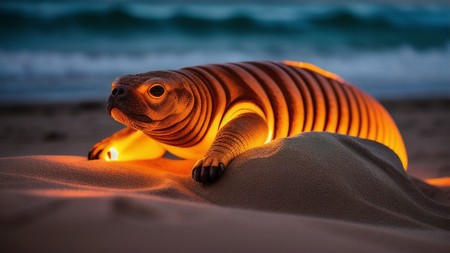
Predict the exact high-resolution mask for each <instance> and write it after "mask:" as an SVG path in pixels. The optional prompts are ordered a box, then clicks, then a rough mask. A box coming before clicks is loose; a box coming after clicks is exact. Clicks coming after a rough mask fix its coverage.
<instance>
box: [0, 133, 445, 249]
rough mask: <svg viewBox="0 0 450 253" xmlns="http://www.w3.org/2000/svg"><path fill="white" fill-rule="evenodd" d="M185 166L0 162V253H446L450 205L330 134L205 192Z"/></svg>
mask: <svg viewBox="0 0 450 253" xmlns="http://www.w3.org/2000/svg"><path fill="white" fill-rule="evenodd" d="M192 164H193V161H172V160H167V159H158V160H155V161H136V162H105V161H87V160H86V159H85V158H84V157H76V156H28V157H11V158H2V159H0V176H1V182H2V184H1V185H0V187H1V190H0V196H1V197H0V202H1V206H2V208H1V210H0V218H1V219H0V221H1V223H2V226H1V238H2V243H1V245H2V246H0V250H1V249H2V248H5V249H8V250H11V251H15V252H30V251H34V252H35V251H38V252H40V251H42V252H62V251H64V252H81V251H87V250H88V249H89V250H90V251H97V252H98V251H113V250H114V251H125V250H126V251H130V250H131V251H130V252H144V251H145V252H148V251H155V252H180V251H181V252H188V251H195V252H217V251H227V252H230V251H237V252H248V251H256V250H257V251H260V252H278V251H280V250H282V251H286V252H299V251H317V252H329V251H335V250H336V249H339V250H341V251H346V252H347V251H355V252H356V251H357V252H362V251H364V252H380V251H383V252H394V251H395V252H398V251H406V250H408V251H409V252H423V251H429V252H445V251H447V250H448V249H449V248H450V206H449V205H448V202H445V203H443V202H437V201H435V200H433V199H432V198H430V197H429V196H427V195H425V194H428V195H436V192H433V189H437V188H434V187H432V186H429V185H427V184H425V183H423V182H421V181H417V180H415V181H413V180H411V179H410V178H409V177H408V175H407V174H406V173H405V172H404V171H403V169H402V166H401V164H400V161H399V159H398V158H397V157H396V155H395V154H394V153H393V152H391V151H390V150H389V149H387V148H386V147H384V146H382V145H380V144H377V143H375V142H371V141H366V140H361V139H357V138H351V137H346V136H341V135H333V134H326V133H307V134H303V135H300V136H297V137H293V138H287V139H282V140H277V141H274V142H272V143H270V144H268V145H265V146H263V147H260V148H257V149H253V150H250V151H248V152H246V153H244V154H243V155H241V156H239V157H238V158H237V159H236V160H234V161H233V162H232V164H231V165H230V167H229V168H228V170H227V171H226V173H225V174H224V176H223V178H222V179H221V180H220V181H218V182H217V183H215V184H212V185H200V184H197V183H195V182H194V181H193V180H192V179H191V178H190V172H191V168H192ZM441 200H443V198H442V199H441ZM447 201H448V199H447ZM1 251H2V252H9V251H4V250H1ZM447 252H448V251H447Z"/></svg>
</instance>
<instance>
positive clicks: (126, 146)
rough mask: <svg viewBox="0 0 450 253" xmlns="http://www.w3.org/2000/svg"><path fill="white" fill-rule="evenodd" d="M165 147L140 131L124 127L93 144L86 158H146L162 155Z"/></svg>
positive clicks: (124, 159)
mask: <svg viewBox="0 0 450 253" xmlns="http://www.w3.org/2000/svg"><path fill="white" fill-rule="evenodd" d="M164 153H165V149H164V148H163V147H162V146H161V145H160V144H159V143H157V142H156V141H155V140H153V139H152V138H150V137H148V136H147V135H146V134H144V133H143V132H141V131H137V130H135V129H132V128H130V127H126V128H124V129H122V130H120V131H118V132H116V133H114V134H113V135H111V136H110V137H108V138H106V139H104V140H102V141H100V142H99V143H97V144H95V145H94V147H92V149H91V150H90V151H89V154H88V159H89V160H95V159H102V160H120V161H127V160H148V159H155V158H158V157H161V156H163V155H164Z"/></svg>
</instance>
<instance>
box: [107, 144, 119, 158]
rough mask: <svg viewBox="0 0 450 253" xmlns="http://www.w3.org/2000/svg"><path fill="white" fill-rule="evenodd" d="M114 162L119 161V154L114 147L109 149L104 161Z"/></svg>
mask: <svg viewBox="0 0 450 253" xmlns="http://www.w3.org/2000/svg"><path fill="white" fill-rule="evenodd" d="M116 160H119V152H117V149H116V148H115V147H110V148H109V151H108V152H107V157H106V161H116Z"/></svg>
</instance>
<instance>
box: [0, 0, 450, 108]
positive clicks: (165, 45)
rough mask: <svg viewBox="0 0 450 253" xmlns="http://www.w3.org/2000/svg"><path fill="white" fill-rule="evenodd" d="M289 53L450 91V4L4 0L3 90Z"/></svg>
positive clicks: (28, 95)
mask: <svg viewBox="0 0 450 253" xmlns="http://www.w3.org/2000/svg"><path fill="white" fill-rule="evenodd" d="M284 59H291V60H299V61H307V62H311V63H314V64H317V65H319V66H321V67H323V68H325V69H328V70H330V71H333V72H335V73H337V74H339V75H341V76H342V77H344V78H345V79H347V80H349V81H350V82H353V83H355V84H356V85H357V86H360V87H362V88H363V89H365V90H366V91H368V92H369V93H371V94H373V95H375V96H377V97H381V98H383V97H394V98H395V97H416V96H422V97H423V96H436V95H439V96H442V95H444V96H450V71H449V69H450V5H444V4H440V5H431V4H428V5H424V4H422V5H417V4H404V3H403V4H400V5H386V4H376V3H371V4H351V5H344V4H313V3H309V4H308V3H303V4H292V3H286V4H274V3H270V2H266V3H264V4H257V3H253V4H236V3H233V4H226V3H222V2H219V1H215V2H214V4H204V3H203V4H183V5H182V4H175V3H157V4H151V3H141V2H140V3H137V2H136V3H133V2H131V3H130V2H114V3H113V4H111V3H109V2H101V3H100V4H91V3H88V2H70V1H65V2H58V1H53V2H41V1H32V2H22V1H18V2H17V1H15V2H6V3H3V2H2V3H0V102H22V101H34V102H39V101H49V100H54V101H66V100H73V101H79V100H86V99H103V98H105V97H107V94H108V93H109V89H110V83H111V81H112V80H113V79H114V78H115V77H117V76H120V75H123V74H129V73H137V72H143V71H148V70H156V69H174V68H180V67H184V66H190V65H196V64H205V63H220V62H228V61H245V60H284Z"/></svg>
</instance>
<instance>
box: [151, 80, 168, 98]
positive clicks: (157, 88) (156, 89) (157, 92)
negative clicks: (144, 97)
mask: <svg viewBox="0 0 450 253" xmlns="http://www.w3.org/2000/svg"><path fill="white" fill-rule="evenodd" d="M165 91H166V90H165V89H164V86H162V85H161V84H159V83H157V84H154V85H153V86H152V87H150V89H148V93H150V96H152V97H155V98H159V97H161V96H162V95H163V94H164V92H165Z"/></svg>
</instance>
